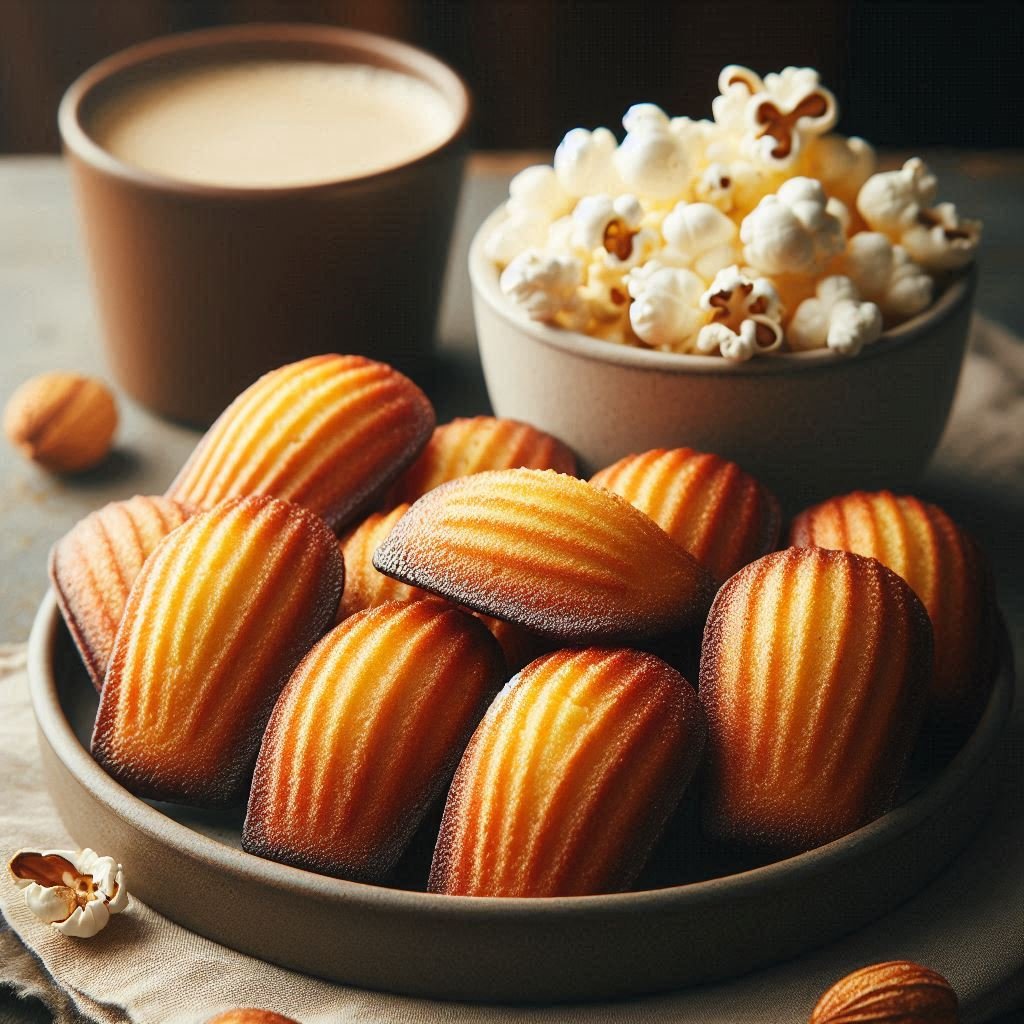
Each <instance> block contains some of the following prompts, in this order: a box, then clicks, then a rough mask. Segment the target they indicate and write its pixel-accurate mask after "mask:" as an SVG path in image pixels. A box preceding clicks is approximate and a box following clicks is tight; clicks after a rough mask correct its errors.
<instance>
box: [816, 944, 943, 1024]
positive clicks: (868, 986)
mask: <svg viewBox="0 0 1024 1024" xmlns="http://www.w3.org/2000/svg"><path fill="white" fill-rule="evenodd" d="M959 1020H960V1001H959V1000H958V999H957V997H956V992H955V991H954V990H953V986H952V985H950V983H949V982H948V981H947V980H946V979H945V978H944V977H943V976H942V975H941V974H939V973H938V971H933V970H931V969H930V968H928V967H922V966H921V965H920V964H915V963H914V962H913V961H912V960H890V961H888V962H887V963H882V964H871V965H870V966H868V967H861V968H860V970H857V971H854V972H853V973H852V974H848V975H847V976H846V977H845V978H841V979H840V980H839V981H837V982H836V983H835V984H834V985H833V986H832V987H831V988H830V989H829V990H828V991H827V992H826V993H825V994H824V995H823V996H822V997H821V998H820V999H819V1000H818V1002H817V1005H816V1006H815V1007H814V1011H813V1012H812V1013H811V1021H810V1024H957V1022H958V1021H959Z"/></svg>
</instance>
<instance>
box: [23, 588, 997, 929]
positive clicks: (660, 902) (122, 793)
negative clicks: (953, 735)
mask: <svg viewBox="0 0 1024 1024" xmlns="http://www.w3.org/2000/svg"><path fill="white" fill-rule="evenodd" d="M60 621H61V620H60V613H59V610H58V608H57V603H56V599H55V595H54V593H53V590H52V588H50V589H49V590H48V591H47V593H46V595H45V596H44V598H43V600H42V602H41V604H40V606H39V609H38V611H37V613H36V618H35V621H34V623H33V626H32V632H31V635H30V637H29V645H28V661H27V667H28V677H29V689H30V695H31V700H32V705H33V711H34V714H35V718H36V723H37V726H38V728H39V729H40V730H41V731H42V733H43V735H44V737H45V739H46V742H47V743H48V744H49V745H50V747H51V749H52V750H53V752H54V753H55V754H56V756H57V757H58V758H59V759H60V760H61V762H62V763H63V765H64V767H65V768H66V769H67V770H68V771H69V772H70V773H71V774H72V775H73V776H74V778H75V779H76V780H77V781H78V783H79V784H80V785H82V786H84V787H85V788H86V789H87V790H88V791H89V792H90V794H91V795H92V796H93V797H94V798H96V799H97V800H99V801H101V802H102V803H103V804H104V805H106V806H107V807H109V808H117V810H118V813H120V814H121V815H122V817H123V818H125V820H126V824H128V825H130V826H131V827H133V828H136V829H138V830H139V831H140V832H142V833H143V834H145V835H147V836H149V837H150V838H152V839H154V840H157V841H159V842H161V843H163V844H165V845H166V846H168V847H169V848H171V849H172V850H174V852H176V853H178V854H180V855H181V856H183V857H188V858H194V857H201V858H202V859H203V860H204V861H205V862H207V863H209V864H211V865H213V866H214V867H216V869H217V870H218V871H221V872H224V873H225V874H227V875H229V876H233V877H242V878H244V879H246V880H247V881H250V882H258V883H260V884H265V885H271V886H273V887H274V888H276V889H285V890H287V891H294V892H296V893H297V894H301V895H303V896H306V897H309V896H315V897H316V898H318V899H327V900H329V901H331V902H338V901H344V902H345V903H346V904H347V905H349V906H353V907H361V908H362V909H372V910H376V911H382V910H386V911H389V912H391V913H413V914H416V915H417V916H418V917H423V916H428V917H431V918H433V919H434V920H437V921H441V920H445V919H451V918H452V917H457V918H468V919H474V918H492V917H493V916H494V915H495V914H496V913H499V914H500V915H501V916H502V917H504V918H505V919H506V920H513V919H515V920H520V921H537V922H538V923H541V922H543V923H547V924H550V923H552V921H555V920H560V919H566V918H572V919H574V920H579V919H580V917H581V916H583V917H607V916H608V915H618V914H627V915H632V914H634V913H643V912H649V911H652V910H657V911H659V912H661V913H677V912H680V911H685V910H693V909H699V908H700V907H701V906H702V905H704V904H718V903H720V902H721V901H722V899H723V894H725V895H730V896H734V897H735V898H742V897H743V894H744V892H746V891H748V890H754V891H763V889H764V888H765V887H766V886H767V887H771V888H785V887H787V886H792V885H795V884H798V883H800V882H801V881H805V880H806V879H807V877H808V876H809V875H811V876H812V875H814V874H817V873H820V872H822V871H823V870H828V869H829V868H832V869H833V870H834V869H835V868H837V867H839V866H841V865H842V864H843V863H844V862H846V861H849V860H851V859H853V858H859V857H860V856H862V855H864V854H865V853H868V852H870V851H871V850H873V849H876V848H878V847H880V846H884V845H886V844H887V843H889V842H892V841H894V840H895V839H897V838H898V837H900V836H902V835H904V834H905V833H907V832H908V831H911V830H912V829H914V828H915V827H916V826H919V825H920V824H922V822H924V821H925V820H927V819H928V818H930V817H931V816H932V815H933V814H935V813H936V812H937V811H939V810H940V809H941V808H942V807H943V805H944V804H945V803H946V802H947V801H948V800H949V799H950V797H951V795H953V794H955V793H956V791H957V790H958V789H959V788H960V787H961V786H963V785H964V784H965V782H966V781H967V780H969V779H970V778H971V777H972V776H973V775H974V774H975V773H976V772H977V771H978V770H979V769H980V768H981V767H982V766H983V765H984V763H985V762H986V761H987V760H988V758H989V757H990V755H991V754H992V752H993V750H994V749H995V747H996V745H997V742H998V740H999V738H1000V736H1001V734H1002V733H1003V732H1004V730H1005V728H1006V727H1007V724H1008V722H1009V720H1010V717H1011V710H1012V705H1013V699H1014V679H1015V673H1014V664H1013V652H1012V648H1011V646H1010V643H1009V636H1008V633H1007V631H1006V627H1005V623H1004V622H1003V619H1002V616H1001V615H1000V616H999V624H1000V628H999V638H998V657H997V661H996V664H997V667H996V678H995V681H994V683H993V690H992V695H991V697H990V699H989V702H988V704H987V706H986V708H985V712H984V714H983V715H982V718H981V720H980V721H979V723H978V726H977V727H976V729H975V731H974V732H973V733H972V735H971V737H970V738H969V739H968V741H967V742H966V743H965V744H964V746H963V747H962V748H961V749H960V750H959V751H958V752H957V754H956V755H955V756H954V757H953V758H952V760H951V761H950V762H949V763H948V764H947V765H946V766H945V767H944V768H943V770H942V772H941V773H940V774H939V775H938V776H937V777H936V778H935V779H934V780H933V782H932V783H931V785H929V786H927V787H926V788H925V789H923V790H921V791H920V792H919V793H917V794H915V795H914V796H912V797H911V798H910V799H909V800H907V801H906V802H905V803H903V804H901V805H900V806H898V807H896V808H894V809H893V810H891V811H889V812H887V813H886V814H884V815H882V816H881V817H879V818H876V819H875V820H874V821H872V822H870V823H868V824H867V825H864V826H862V827H861V828H859V829H856V830H855V831H853V832H851V833H848V834H847V835H845V836H842V837H841V838H839V839H836V840H833V841H832V842H831V843H827V844H825V845H824V846H820V847H816V848H815V849H813V850H809V851H806V852H804V853H801V854H797V855H795V856H792V857H788V858H785V859H783V860H780V861H775V862H773V863H771V864H766V865H764V866H761V867H757V868H752V869H750V870H747V871H744V872H740V873H737V874H732V875H725V876H722V877H719V878H713V879H707V880H704V881H699V882H691V883H687V884H684V885H676V886H668V887H665V888H660V889H645V890H640V891H631V892H622V893H609V894H603V895H595V896H556V897H545V898H543V899H538V898H531V897H488V896H449V895H442V894H438V893H428V892H419V891H417V890H407V889H396V888H392V887H389V886H380V885H372V884H369V883H364V882H354V881H350V880H348V879H341V878H333V877H331V876H328V875H320V874H317V873H315V872H311V871H307V870H305V869H302V868H295V867H291V866H289V865H286V864H280V863H278V862H276V861H272V860H268V859H265V858H262V857H258V856H256V855H255V854H251V853H247V852H245V851H244V850H239V849H235V848H234V847H231V846H228V845H226V844H224V843H221V842H218V841H217V840H215V839H212V838H210V837H209V836H206V835H204V834H203V833H201V832H197V831H195V830H194V829H191V828H189V827H188V826H187V825H184V824H182V823H180V822H178V821H176V820H175V819H173V818H171V817H169V816H168V815H166V814H164V813H163V812H162V811H160V810H159V809H157V808H155V807H152V806H151V805H150V804H148V803H146V802H145V801H144V800H142V799H141V798H139V797H137V796H135V795H134V794H132V793H130V792H129V791H128V790H127V789H125V788H124V787H123V786H121V785H120V784H119V783H117V782H115V781H114V780H113V779H112V778H110V776H108V775H107V774H106V772H104V771H103V769H102V768H101V767H100V766H99V765H98V764H97V763H96V761H94V760H93V758H92V756H91V755H90V754H89V752H88V750H86V748H85V747H84V746H83V745H82V744H81V742H80V741H79V739H78V737H77V736H76V735H75V733H74V731H73V729H72V727H71V724H70V723H69V722H68V720H67V717H66V716H65V714H64V711H63V707H62V705H61V703H60V698H59V694H58V690H57V681H56V673H55V671H54V669H53V652H54V647H55V643H56V639H57V630H58V627H59V625H60Z"/></svg>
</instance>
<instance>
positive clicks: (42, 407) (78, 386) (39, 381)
mask: <svg viewBox="0 0 1024 1024" xmlns="http://www.w3.org/2000/svg"><path fill="white" fill-rule="evenodd" d="M116 429H117V406H116V405H115V404H114V396H113V395H112V394H111V392H110V389H109V388H108V387H107V386H106V385H105V384H104V383H103V382H102V381H99V380H96V379H94V378H92V377H85V376H82V375H81V374H78V373H67V372H63V371H55V372H53V373H43V374H40V375H39V376H38V377H32V378H31V379H30V380H27V381H25V383H24V384H22V385H21V387H20V388H18V390H17V391H15V392H14V394H13V395H11V398H10V400H9V401H8V403H7V407H6V408H5V409H4V433H5V434H6V435H7V437H8V439H9V440H10V442H11V444H13V445H14V446H15V447H16V448H18V449H19V450H20V451H22V452H23V453H24V454H25V455H26V456H27V457H28V458H30V459H32V460H33V461H34V462H37V463H39V465H40V466H42V467H43V468H44V469H48V470H50V472H53V473H77V472H79V471H80V470H84V469H89V468H91V467H92V466H95V465H96V464H97V463H98V462H100V461H101V460H102V459H103V458H104V456H105V455H106V454H107V452H108V451H109V450H110V442H111V439H112V438H113V436H114V431H115V430H116Z"/></svg>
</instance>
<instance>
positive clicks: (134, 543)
mask: <svg viewBox="0 0 1024 1024" xmlns="http://www.w3.org/2000/svg"><path fill="white" fill-rule="evenodd" d="M188 516H189V512H188V509H186V508H185V506H184V505H181V504H179V503H178V502H176V501H171V500H170V499H169V498H145V497H141V496H139V495H136V496H135V497H134V498H128V499H127V500H126V501H112V502H110V504H108V505H104V506H103V508H101V509H97V510H96V511H95V512H92V513H90V514H89V515H87V516H86V517H85V518H84V519H81V520H79V521H78V522H77V523H76V524H75V525H74V526H73V527H72V528H71V529H70V530H69V531H68V532H67V533H66V534H64V536H63V537H61V539H60V540H58V541H57V543H56V544H54V545H53V548H52V549H51V551H50V566H49V568H50V580H51V581H52V583H53V588H54V591H55V592H56V594H57V603H58V604H59V605H60V610H61V614H62V615H63V616H64V621H65V622H66V623H67V624H68V629H69V630H70V632H71V636H72V637H73V638H74V641H75V644H76V645H77V647H78V650H79V653H80V654H81V655H82V661H83V662H84V663H85V667H86V668H87V669H88V670H89V675H90V677H91V678H92V681H93V683H94V684H95V685H96V689H97V690H98V689H99V688H100V687H101V686H102V685H103V676H104V675H105V674H106V671H107V662H108V661H109V660H110V652H111V651H112V650H113V648H114V638H115V637H116V636H117V627H118V626H119V625H120V624H121V616H122V615H124V607H125V604H126V603H127V601H128V592H129V591H130V590H131V587H132V584H133V583H134V582H135V577H136V576H138V574H139V572H140V570H141V569H142V566H143V563H144V562H145V561H146V559H147V558H149V556H150V555H151V554H152V553H153V551H154V550H155V549H156V546H157V544H159V543H160V541H162V540H163V539H164V537H166V536H167V534H169V533H170V532H171V530H174V529H176V528H177V527H179V526H181V524H182V523H183V522H185V520H186V519H187V518H188Z"/></svg>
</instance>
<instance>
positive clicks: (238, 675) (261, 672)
mask: <svg viewBox="0 0 1024 1024" xmlns="http://www.w3.org/2000/svg"><path fill="white" fill-rule="evenodd" d="M343 582H344V568H343V565H342V561H341V557H340V555H339V553H338V545H337V541H336V539H335V537H334V535H333V534H332V533H331V531H330V530H329V529H328V528H327V525H326V524H325V523H324V521H323V520H322V519H320V518H319V517H318V516H316V515H314V514H313V513H312V512H310V511H308V510H307V509H305V508H302V507H300V506H298V505H292V504H289V503H288V502H285V501H278V500H277V499H276V498H270V497H266V496H257V497H251V498H236V499H234V500H231V501H226V502H223V503H222V504H220V505H218V506H217V507H216V508H214V509H212V510H211V511H209V512H203V513H199V514H197V515H195V516H193V517H192V518H191V519H189V520H188V522H186V523H185V524H184V525H183V526H181V527H179V528H178V529H177V530H175V531H174V532H173V533H170V534H168V535H167V537H165V538H164V539H163V541H161V542H160V545H159V546H158V547H157V549H156V551H154V552H153V554H152V555H151V556H150V558H149V560H148V561H147V562H146V564H145V565H144V566H143V567H142V571H141V572H140V573H139V576H138V578H137V579H136V580H135V584H134V585H133V586H132V589H131V593H130V594H129V595H128V604H127V607H126V608H125V613H124V618H123V619H122V620H121V627H120V629H119V630H118V634H117V639H116V640H115V643H114V651H113V654H112V656H111V659H110V665H109V667H108V669H107V676H106V680H105V681H104V684H103V691H102V693H101V695H100V706H99V712H98V714H97V716H96V727H95V730H94V732H93V737H92V752H93V756H94V757H95V758H96V760H97V761H98V762H99V763H100V764H101V765H102V766H103V767H104V768H106V770H107V771H108V772H109V774H110V775H112V776H113V777H114V778H115V779H117V780H118V781H119V782H120V783H121V784H122V785H124V786H125V788H127V789H129V790H131V791H132V792H133V793H135V794H137V795H138V796H147V797H153V798H156V799H159V800H174V801H178V802H181V803H194V804H200V805H213V804H224V803H228V802H230V801H232V800H235V799H237V798H238V797H240V796H241V795H242V794H243V793H244V791H245V788H246V786H247V784H248V782H249V778H250V776H251V774H252V768H253V764H254V762H255V760H256V754H257V752H258V749H259V745H260V739H261V738H262V736H263V730H264V728H265V727H266V723H267V719H268V718H269V717H270V713H271V711H272V710H273V707H274V702H275V701H276V699H277V697H278V694H279V693H280V692H281V689H282V688H283V687H284V685H285V683H286V682H287V681H288V677H289V676H290V675H291V673H292V672H293V671H294V669H295V666H296V665H297V664H298V663H299V661H300V660H301V659H302V658H303V656H304V655H305V654H306V652H307V651H308V650H309V649H310V648H311V647H312V646H313V644H314V643H316V641H317V640H318V639H319V638H320V637H321V636H322V635H323V633H324V632H325V630H326V629H327V628H328V627H329V626H330V624H331V622H332V621H333V619H334V613H335V610H336V608H337V605H338V598H339V597H340V595H341V589H342V585H343Z"/></svg>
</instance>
